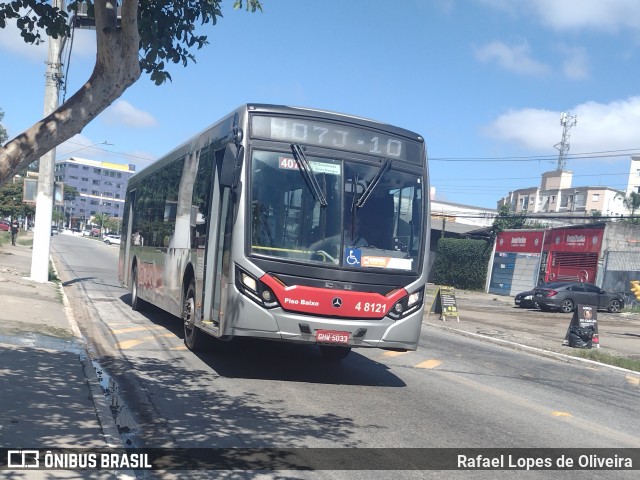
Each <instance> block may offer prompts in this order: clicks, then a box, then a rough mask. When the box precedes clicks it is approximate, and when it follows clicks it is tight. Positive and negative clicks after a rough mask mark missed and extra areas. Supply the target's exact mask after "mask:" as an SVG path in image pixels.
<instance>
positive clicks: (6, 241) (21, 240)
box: [0, 231, 33, 247]
mask: <svg viewBox="0 0 640 480" xmlns="http://www.w3.org/2000/svg"><path fill="white" fill-rule="evenodd" d="M16 243H17V244H18V245H23V246H25V247H31V246H32V245H33V235H28V234H27V233H24V232H22V231H20V232H19V233H18V237H17V238H16ZM4 245H9V246H11V234H10V233H9V232H5V231H2V232H0V246H4Z"/></svg>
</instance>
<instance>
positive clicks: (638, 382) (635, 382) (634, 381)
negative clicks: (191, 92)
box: [626, 374, 640, 386]
mask: <svg viewBox="0 0 640 480" xmlns="http://www.w3.org/2000/svg"><path fill="white" fill-rule="evenodd" d="M626 379H627V382H629V383H630V384H631V385H636V386H637V385H640V378H638V377H634V376H633V375H629V374H627V376H626Z"/></svg>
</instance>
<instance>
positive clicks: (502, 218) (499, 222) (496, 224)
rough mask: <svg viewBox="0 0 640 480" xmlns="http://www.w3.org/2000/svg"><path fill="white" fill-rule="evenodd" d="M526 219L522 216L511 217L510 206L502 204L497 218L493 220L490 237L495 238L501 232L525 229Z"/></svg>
mask: <svg viewBox="0 0 640 480" xmlns="http://www.w3.org/2000/svg"><path fill="white" fill-rule="evenodd" d="M526 222H527V218H526V217H525V216H524V215H523V214H520V215H512V214H511V207H510V205H509V204H508V203H507V204H504V205H502V206H501V207H500V210H498V216H497V217H496V218H495V219H494V220H493V225H492V227H491V235H492V236H493V237H495V236H496V235H498V233H500V232H502V231H503V230H509V229H520V228H524V227H525V223H526Z"/></svg>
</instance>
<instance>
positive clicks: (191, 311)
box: [182, 279, 204, 352]
mask: <svg viewBox="0 0 640 480" xmlns="http://www.w3.org/2000/svg"><path fill="white" fill-rule="evenodd" d="M195 321H196V282H195V280H193V279H191V281H190V282H189V288H187V292H186V293H185V294H184V301H183V302H182V324H183V325H184V344H185V345H186V346H187V348H188V349H189V350H191V351H193V352H197V351H200V350H202V349H203V348H202V347H203V342H204V338H203V337H204V335H203V334H202V332H201V331H200V329H199V328H198V327H197V326H196V325H195Z"/></svg>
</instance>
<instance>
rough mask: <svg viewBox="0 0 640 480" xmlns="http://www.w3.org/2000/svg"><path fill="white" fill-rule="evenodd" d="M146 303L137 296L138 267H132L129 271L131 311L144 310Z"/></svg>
mask: <svg viewBox="0 0 640 480" xmlns="http://www.w3.org/2000/svg"><path fill="white" fill-rule="evenodd" d="M146 303H147V302H145V301H144V300H142V299H141V298H140V297H139V296H138V267H137V266H134V267H133V270H132V271H131V309H132V310H133V311H135V312H141V311H143V310H144V309H145V307H146Z"/></svg>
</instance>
